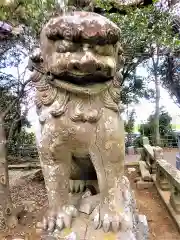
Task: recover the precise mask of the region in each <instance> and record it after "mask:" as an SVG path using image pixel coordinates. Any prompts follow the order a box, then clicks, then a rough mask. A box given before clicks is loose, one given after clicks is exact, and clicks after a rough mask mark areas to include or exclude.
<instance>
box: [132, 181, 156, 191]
mask: <svg viewBox="0 0 180 240" xmlns="http://www.w3.org/2000/svg"><path fill="white" fill-rule="evenodd" d="M153 185H154V183H153V182H145V181H138V182H137V183H136V187H137V189H139V190H141V189H148V188H151V187H152V186H153Z"/></svg>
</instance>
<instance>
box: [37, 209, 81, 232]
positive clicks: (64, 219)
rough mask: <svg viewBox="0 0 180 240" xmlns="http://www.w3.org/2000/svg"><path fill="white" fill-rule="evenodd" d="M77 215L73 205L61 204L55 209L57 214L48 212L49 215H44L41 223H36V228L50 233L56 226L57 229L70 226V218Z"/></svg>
mask: <svg viewBox="0 0 180 240" xmlns="http://www.w3.org/2000/svg"><path fill="white" fill-rule="evenodd" d="M77 215H78V211H77V209H76V208H75V207H74V206H73V205H67V206H63V207H62V208H61V209H60V210H59V211H57V214H54V213H52V212H50V213H49V216H47V217H44V218H43V221H42V223H38V224H37V228H38V229H42V231H43V230H44V231H48V232H50V233H52V232H54V230H55V229H56V228H57V229H58V230H62V229H63V228H70V227H71V223H72V218H73V217H77Z"/></svg>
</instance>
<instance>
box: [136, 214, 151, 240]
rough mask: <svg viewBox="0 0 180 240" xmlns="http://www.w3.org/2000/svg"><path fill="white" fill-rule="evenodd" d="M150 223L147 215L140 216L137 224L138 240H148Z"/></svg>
mask: <svg viewBox="0 0 180 240" xmlns="http://www.w3.org/2000/svg"><path fill="white" fill-rule="evenodd" d="M148 235H149V228H148V222H147V218H146V216H145V215H138V224H137V239H138V240H148V239H149V237H148Z"/></svg>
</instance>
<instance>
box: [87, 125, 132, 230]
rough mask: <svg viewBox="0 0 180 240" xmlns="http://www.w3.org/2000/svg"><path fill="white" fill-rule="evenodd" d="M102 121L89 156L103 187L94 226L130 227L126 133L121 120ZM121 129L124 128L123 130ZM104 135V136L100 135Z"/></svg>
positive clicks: (118, 228) (95, 213) (100, 186)
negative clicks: (126, 175) (125, 157)
mask: <svg viewBox="0 0 180 240" xmlns="http://www.w3.org/2000/svg"><path fill="white" fill-rule="evenodd" d="M106 123H107V124H106V125H105V127H106V128H103V123H102V124H101V125H100V124H99V128H98V131H97V136H96V142H95V143H94V144H93V145H92V147H91V149H90V155H91V159H92V162H93V164H94V167H95V169H96V173H97V178H98V184H99V189H100V198H101V199H100V205H99V206H98V207H97V208H96V210H95V211H94V213H93V214H92V218H93V221H94V227H95V228H96V229H97V228H100V227H102V228H103V229H104V231H105V232H108V231H111V229H112V230H113V231H114V232H116V231H119V230H120V228H121V229H122V228H131V227H132V226H131V222H132V221H131V219H129V217H130V214H129V213H128V212H127V208H126V202H127V198H129V196H128V194H129V182H128V180H127V178H126V177H124V176H123V175H124V135H123V123H122V122H120V121H119V122H116V121H114V122H112V124H110V123H109V128H108V122H106ZM120 130H121V131H120ZM101 136H103V137H101Z"/></svg>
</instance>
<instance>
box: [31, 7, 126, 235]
mask: <svg viewBox="0 0 180 240" xmlns="http://www.w3.org/2000/svg"><path fill="white" fill-rule="evenodd" d="M119 34H120V31H119V28H118V27H117V26H116V25H115V24H114V23H113V22H111V21H110V20H108V19H107V18H105V17H103V16H101V15H98V14H96V13H92V12H83V11H82V12H80V11H79V12H78V11H77V12H70V13H66V14H64V15H61V16H58V17H55V18H53V19H51V20H50V21H49V22H48V23H47V24H46V25H45V26H44V27H43V29H42V32H41V36H40V49H36V50H35V52H34V53H33V54H32V55H31V57H30V65H29V66H30V67H31V70H33V74H32V81H33V83H34V84H35V87H36V106H37V110H38V115H39V121H40V124H41V138H40V141H39V142H38V150H39V156H40V160H41V164H42V169H43V174H44V179H45V184H46V188H47V194H48V200H49V211H48V214H47V217H46V218H45V220H44V225H43V228H44V229H49V231H53V229H54V228H55V227H56V226H58V227H59V228H60V229H62V228H63V227H64V226H65V227H67V226H70V224H71V220H72V217H75V215H76V213H77V209H76V208H75V206H72V205H69V200H68V192H69V179H70V178H71V179H73V177H72V175H73V174H74V175H75V171H76V170H77V169H81V170H79V173H80V175H82V174H84V178H83V179H86V180H88V178H89V176H88V173H89V172H90V171H91V170H90V168H91V167H92V166H93V169H95V173H96V176H97V179H98V185H99V192H100V203H99V204H98V205H97V206H96V208H97V209H99V210H98V213H97V215H96V216H95V217H94V218H93V219H94V226H95V228H98V227H99V226H100V225H101V226H102V227H103V229H104V231H109V229H110V226H111V225H112V227H113V230H114V231H115V230H118V229H119V227H120V222H121V220H122V217H121V214H120V212H119V210H118V209H120V208H122V206H119V205H122V202H123V201H120V200H118V201H117V199H119V198H123V197H122V196H120V192H121V191H120V187H119V186H120V182H122V181H121V180H122V178H123V167H124V126H123V121H122V120H121V118H119V116H118V104H119V101H120V85H121V74H120V73H119V70H120V68H121V61H122V49H121V47H120V43H119V42H118V40H119ZM79 159H81V160H79ZM88 159H89V161H88ZM79 161H80V164H79V166H78V167H77V165H78V163H79ZM72 165H74V167H72ZM74 178H75V177H74ZM76 178H77V175H76ZM79 179H82V178H81V176H79ZM77 189H79V190H80V189H82V186H78V187H77V186H76V190H77ZM77 191H78V190H77ZM121 195H123V193H122V192H121ZM118 197H119V198H118Z"/></svg>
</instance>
